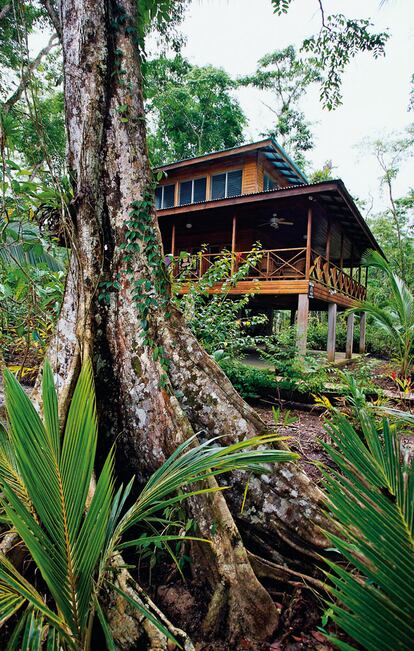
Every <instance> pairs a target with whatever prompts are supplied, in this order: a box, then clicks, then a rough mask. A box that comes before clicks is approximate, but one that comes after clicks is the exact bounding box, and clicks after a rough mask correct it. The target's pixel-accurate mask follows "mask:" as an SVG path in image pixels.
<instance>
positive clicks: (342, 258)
mask: <svg viewBox="0 0 414 651" xmlns="http://www.w3.org/2000/svg"><path fill="white" fill-rule="evenodd" d="M339 255H340V257H339V266H340V268H341V269H342V270H343V268H344V231H343V229H342V228H341V252H340V254H339Z"/></svg>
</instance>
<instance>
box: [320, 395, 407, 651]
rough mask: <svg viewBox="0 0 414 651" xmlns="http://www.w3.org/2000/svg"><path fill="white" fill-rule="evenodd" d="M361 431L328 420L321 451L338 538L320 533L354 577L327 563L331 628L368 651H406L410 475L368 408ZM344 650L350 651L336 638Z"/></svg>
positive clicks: (389, 434)
mask: <svg viewBox="0 0 414 651" xmlns="http://www.w3.org/2000/svg"><path fill="white" fill-rule="evenodd" d="M356 413H357V415H358V418H359V422H360V425H361V431H356V429H355V428H354V426H353V425H352V424H351V423H350V422H349V421H348V420H347V418H346V417H345V416H344V415H342V414H340V413H339V412H336V411H335V412H334V413H333V419H332V422H331V423H330V424H329V425H328V426H327V430H328V433H329V435H330V437H331V439H332V444H323V445H324V447H325V449H326V451H327V452H328V454H329V456H330V457H331V459H332V460H333V461H334V462H335V464H336V465H337V466H338V469H339V470H338V471H332V472H329V473H327V472H325V473H324V487H325V490H326V493H327V497H328V500H329V510H330V513H331V516H332V517H333V518H334V520H335V521H336V522H337V523H338V525H339V527H340V530H339V534H333V533H331V532H325V533H326V535H327V537H328V538H329V539H330V541H331V543H332V544H333V546H334V547H335V548H336V549H337V550H338V551H339V552H340V554H341V555H342V557H343V559H344V560H345V561H347V562H348V563H351V564H352V566H353V567H354V568H356V570H357V572H355V571H350V570H349V569H345V568H344V567H343V566H342V564H341V565H339V564H338V563H334V562H332V561H331V560H328V561H327V563H328V565H329V566H330V572H329V573H328V577H329V579H330V581H331V582H332V585H333V587H332V588H331V593H332V596H333V597H335V599H336V600H335V601H334V602H332V603H329V607H330V608H332V611H333V613H334V615H333V617H334V620H335V622H336V623H337V625H338V626H339V627H340V628H342V629H343V630H344V631H345V632H346V633H347V634H348V635H350V636H351V637H352V638H353V639H354V640H355V641H356V642H357V643H358V644H359V645H361V646H362V647H363V648H364V649H367V651H388V650H389V649H401V650H407V651H408V649H412V640H413V637H414V623H413V622H414V537H413V535H414V518H413V503H414V472H413V465H412V464H411V466H410V467H405V466H404V465H403V464H402V462H401V458H400V448H399V441H398V433H397V429H396V428H395V427H394V426H390V424H389V423H388V421H387V420H386V419H384V420H383V422H382V424H381V425H380V426H378V425H377V424H376V421H375V418H374V415H373V413H372V411H371V410H369V409H368V408H364V407H362V408H361V406H360V407H359V410H358V412H356ZM330 639H331V640H332V641H333V642H334V643H335V644H336V645H337V646H338V648H342V649H350V648H352V647H350V646H349V645H346V644H344V643H343V642H341V641H340V640H337V639H336V638H334V637H332V636H331V637H330Z"/></svg>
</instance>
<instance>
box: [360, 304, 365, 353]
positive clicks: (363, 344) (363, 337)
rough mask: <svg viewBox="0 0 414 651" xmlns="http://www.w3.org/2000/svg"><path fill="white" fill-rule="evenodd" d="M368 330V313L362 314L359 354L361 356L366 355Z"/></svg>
mask: <svg viewBox="0 0 414 651" xmlns="http://www.w3.org/2000/svg"><path fill="white" fill-rule="evenodd" d="M366 329H367V313H366V312H362V314H361V320H360V322H359V352H360V353H361V355H364V354H365V334H366Z"/></svg>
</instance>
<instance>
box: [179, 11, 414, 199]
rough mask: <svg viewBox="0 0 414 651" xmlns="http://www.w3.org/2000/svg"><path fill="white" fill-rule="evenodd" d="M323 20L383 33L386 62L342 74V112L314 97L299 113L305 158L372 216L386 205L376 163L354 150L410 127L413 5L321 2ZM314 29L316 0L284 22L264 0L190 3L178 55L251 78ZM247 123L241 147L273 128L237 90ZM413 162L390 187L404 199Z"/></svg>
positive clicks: (252, 94) (267, 115)
mask: <svg viewBox="0 0 414 651" xmlns="http://www.w3.org/2000/svg"><path fill="white" fill-rule="evenodd" d="M325 10H326V12H327V13H339V12H341V11H346V15H347V16H349V17H355V18H356V17H361V18H371V20H372V21H373V22H374V24H375V27H376V29H377V30H381V31H382V30H385V29H386V28H387V27H389V28H390V33H391V37H390V39H389V41H388V43H387V46H386V50H387V55H386V57H385V58H380V59H377V60H374V59H373V58H372V56H370V55H369V54H361V55H358V57H357V58H356V59H355V60H354V61H353V62H352V63H351V65H350V66H349V67H348V68H347V71H346V74H345V76H344V83H343V106H342V107H340V108H339V109H336V110H335V111H331V112H329V111H326V110H323V109H322V107H321V105H320V103H319V99H318V96H319V92H318V90H317V89H316V88H315V92H313V93H312V94H311V95H309V97H308V98H306V99H305V100H304V102H303V105H302V109H303V110H304V112H305V114H306V116H307V118H308V119H309V120H310V121H311V122H313V123H314V129H313V130H314V133H315V142H316V147H315V150H314V151H313V152H312V153H311V155H310V156H309V158H310V159H311V160H312V163H313V166H314V167H316V168H319V167H322V165H323V163H324V162H325V161H326V160H328V159H331V160H332V161H333V164H334V166H335V167H336V169H335V170H334V175H335V176H338V177H340V178H342V179H343V181H344V182H345V184H346V185H347V187H348V189H349V190H350V191H351V193H353V194H354V196H357V197H360V198H361V199H367V200H368V201H370V200H371V197H373V198H374V207H375V209H379V208H381V207H382V205H384V202H385V198H384V197H381V196H380V192H379V187H378V177H379V169H378V167H377V163H376V161H375V159H374V158H373V157H372V156H370V155H369V154H368V153H366V152H364V151H363V152H362V153H361V151H360V150H359V148H358V144H359V143H361V141H362V140H363V139H365V138H367V137H370V138H376V137H379V136H381V137H383V136H385V135H386V134H387V133H389V132H392V131H396V130H401V129H403V128H404V127H405V126H407V125H408V124H410V122H413V121H414V113H413V112H411V113H408V111H407V106H408V97H409V89H410V83H409V82H410V78H411V75H412V74H413V73H414V56H413V54H414V0H388V1H387V2H385V3H384V4H383V5H382V6H380V0H363V2H361V0H346V2H345V1H344V0H325ZM319 25H320V14H319V10H318V3H317V0H295V1H294V2H293V4H292V7H291V9H290V11H289V13H288V15H286V16H283V17H278V16H275V15H274V14H273V12H272V7H271V0H193V2H192V5H191V6H190V9H189V10H188V14H187V17H186V19H185V21H184V24H183V26H182V31H183V32H184V34H185V36H186V38H187V43H186V46H185V48H184V52H183V54H184V55H185V56H186V57H187V58H188V59H189V60H190V61H191V62H192V63H194V64H197V65H205V64H208V63H210V64H212V65H215V66H218V67H223V68H224V69H225V70H227V71H228V72H229V73H230V74H231V75H232V76H234V77H237V76H239V75H245V74H248V73H252V72H253V71H254V70H255V68H256V62H257V60H258V59H259V58H260V57H262V56H263V55H264V54H265V53H267V52H271V51H272V50H275V49H281V48H283V47H286V46H287V45H290V44H294V45H296V46H299V45H300V44H301V42H302V41H303V39H304V38H305V37H306V36H309V35H310V34H312V33H315V32H316V31H317V30H318V28H319ZM237 95H238V97H239V99H240V102H241V104H242V107H243V109H244V111H245V113H246V115H247V117H248V120H249V125H248V128H247V130H246V141H249V140H254V139H257V138H258V135H259V134H260V132H263V131H265V130H266V128H268V127H270V126H271V125H272V121H273V120H272V113H271V112H270V111H269V109H267V108H266V107H265V106H264V105H263V99H266V101H267V103H269V99H270V97H266V98H265V96H264V94H263V93H262V92H261V91H257V90H254V89H241V90H239V91H237ZM413 177H414V159H411V160H409V161H408V162H406V163H405V164H404V167H403V169H402V170H401V173H400V175H399V177H398V179H397V182H396V190H397V193H399V194H403V193H404V192H406V191H407V190H408V188H409V187H410V186H411V187H412V186H413V185H414V178H413Z"/></svg>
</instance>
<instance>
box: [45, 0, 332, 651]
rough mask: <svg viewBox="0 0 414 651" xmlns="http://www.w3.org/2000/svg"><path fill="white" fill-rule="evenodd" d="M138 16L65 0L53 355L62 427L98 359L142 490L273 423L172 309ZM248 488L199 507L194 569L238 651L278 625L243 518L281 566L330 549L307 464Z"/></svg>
mask: <svg viewBox="0 0 414 651" xmlns="http://www.w3.org/2000/svg"><path fill="white" fill-rule="evenodd" d="M136 21H137V15H136V2H135V0H118V1H117V2H115V0H105V1H102V2H96V0H62V2H61V25H62V29H61V33H62V47H63V57H64V86H65V102H66V122H67V131H68V143H69V150H68V163H69V168H70V172H71V175H72V179H73V183H74V187H75V196H74V208H75V211H74V212H75V215H76V216H75V218H74V223H73V233H72V257H71V263H70V270H69V274H68V278H67V284H66V290H65V296H64V301H63V306H62V311H61V314H60V317H59V320H58V324H57V328H56V333H55V335H54V337H53V340H52V342H51V345H50V348H49V351H48V357H49V359H50V361H51V363H52V366H53V368H54V372H55V380H56V382H57V386H58V392H59V408H60V416H61V419H62V421H63V420H64V419H65V416H66V412H67V408H68V404H69V402H70V398H71V395H72V392H73V389H74V386H75V384H76V380H77V376H78V373H79V369H80V367H81V363H82V360H83V359H84V358H85V357H87V356H90V357H91V358H92V359H93V362H94V368H95V376H96V388H97V401H98V410H99V417H100V428H101V431H102V433H103V434H104V435H105V436H106V437H107V443H108V444H109V443H112V442H113V441H114V440H115V439H116V438H117V437H118V436H119V435H120V436H119V438H118V444H117V445H118V450H119V455H120V457H121V458H122V459H123V460H124V461H125V462H126V464H123V465H126V466H127V467H128V471H133V472H135V473H136V475H137V478H138V480H139V481H141V482H142V481H145V479H146V478H147V477H148V475H149V474H150V473H151V472H152V471H153V470H154V469H155V468H157V467H158V466H159V465H160V464H161V463H162V462H163V461H164V460H165V458H166V457H167V456H168V455H169V454H170V453H171V452H172V451H173V450H174V449H175V448H176V446H177V445H178V444H180V443H181V442H182V441H183V440H185V439H187V438H188V437H189V436H190V435H191V434H193V432H194V431H195V432H198V433H199V436H202V437H211V436H217V435H224V437H225V438H224V440H225V442H230V441H235V440H239V439H244V438H245V437H251V436H254V435H257V434H258V433H262V432H263V431H264V430H265V426H264V424H263V422H262V421H261V420H260V418H259V417H258V415H257V414H256V413H255V412H254V411H253V410H252V409H251V408H250V407H249V406H248V405H247V404H246V403H245V402H244V401H243V400H242V399H241V398H240V396H239V395H238V394H237V393H236V392H235V390H234V389H233V387H232V386H231V384H230V382H229V381H228V380H227V378H226V377H225V376H224V374H223V373H222V372H221V370H220V369H219V368H218V367H217V366H216V364H215V363H214V362H213V360H212V359H211V358H210V357H209V356H208V355H207V354H206V352H205V351H204V350H203V349H202V348H201V346H200V345H199V344H198V343H197V341H196V340H195V338H194V337H193V335H192V334H191V333H190V332H189V330H188V329H187V327H186V325H185V323H184V321H183V318H182V316H181V315H180V314H179V313H178V312H177V311H176V310H175V309H174V308H173V307H172V306H171V301H170V296H169V285H168V282H167V280H166V276H165V270H164V268H163V262H162V256H161V238H160V233H159V229H158V225H157V219H156V214H155V210H154V207H153V205H152V203H150V202H147V196H148V192H149V188H150V183H151V172H150V168H149V163H148V155H147V148H146V137H145V115H144V108H143V98H142V83H141V74H140V59H139V51H138V45H137V37H136V29H135V28H136ZM131 213H132V215H131ZM126 245H127V246H126ZM125 246H126V248H125ZM103 282H105V283H107V285H105V286H103V285H102V283H103ZM100 295H101V299H99V296H100ZM102 295H103V297H102ZM245 483H246V476H245V473H235V474H234V476H233V477H232V478H231V480H230V484H231V490H230V491H226V497H227V500H226V499H225V498H224V496H223V494H222V493H221V492H220V493H215V494H214V495H209V496H207V497H204V498H197V500H195V499H192V500H191V501H190V503H189V509H190V511H191V513H192V516H193V517H194V518H195V519H196V521H197V524H198V528H199V532H200V534H201V535H203V536H206V537H208V538H210V539H211V542H212V544H211V545H208V546H207V545H206V546H204V547H203V548H201V549H200V548H198V550H197V554H198V555H197V558H198V560H199V563H197V565H196V567H195V570H196V573H197V575H198V576H199V578H200V581H201V582H203V583H204V585H205V586H207V587H208V591H207V593H206V598H207V595H209V599H210V601H209V605H208V608H207V609H206V610H207V615H206V618H205V623H204V634H205V635H206V636H210V637H213V638H214V637H216V638H219V639H220V640H224V641H227V644H228V648H229V649H233V648H234V649H238V648H239V643H240V640H241V639H242V638H243V639H245V638H248V639H250V640H252V641H253V642H254V641H258V640H264V639H267V638H268V637H269V636H270V635H271V634H272V633H273V631H274V630H275V628H276V627H277V624H278V613H277V610H276V608H275V605H274V603H273V601H272V599H271V597H270V595H269V594H268V592H267V591H266V590H265V589H264V588H263V586H262V585H261V583H260V582H259V580H258V579H257V577H256V575H255V572H254V570H253V568H252V564H251V562H250V558H249V556H248V553H247V551H246V549H245V546H244V544H243V542H242V538H241V536H240V533H239V529H238V527H237V525H236V522H235V519H234V517H237V518H238V519H239V522H241V524H242V525H243V527H247V528H249V529H254V530H255V531H256V534H257V539H260V537H262V538H266V539H267V544H270V546H272V547H273V548H274V549H275V550H277V552H275V553H277V554H278V558H279V557H280V558H282V557H283V562H289V559H291V558H294V557H295V556H296V561H297V559H298V557H300V558H308V559H311V558H312V557H313V556H314V555H315V552H316V551H317V550H320V549H321V548H322V547H323V546H324V545H325V540H324V538H323V536H322V535H321V533H320V529H319V526H320V525H321V524H322V523H323V516H322V515H321V512H320V505H321V498H322V496H321V493H320V492H319V490H318V489H317V488H316V487H315V486H313V485H312V484H311V482H310V480H309V479H308V478H307V477H306V475H305V474H304V473H303V472H302V471H301V470H300V468H299V467H298V466H297V465H294V464H289V466H287V465H284V466H283V467H280V468H275V469H273V470H272V471H270V470H269V475H263V476H261V477H255V478H251V479H250V483H249V491H248V499H247V502H246V508H245V509H244V511H243V514H242V515H241V514H240V504H241V497H242V494H243V492H244V489H245ZM211 485H212V486H214V485H215V480H211ZM232 512H233V513H234V514H235V515H234V516H232ZM213 525H214V526H213ZM121 648H125V647H122V645H121Z"/></svg>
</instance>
